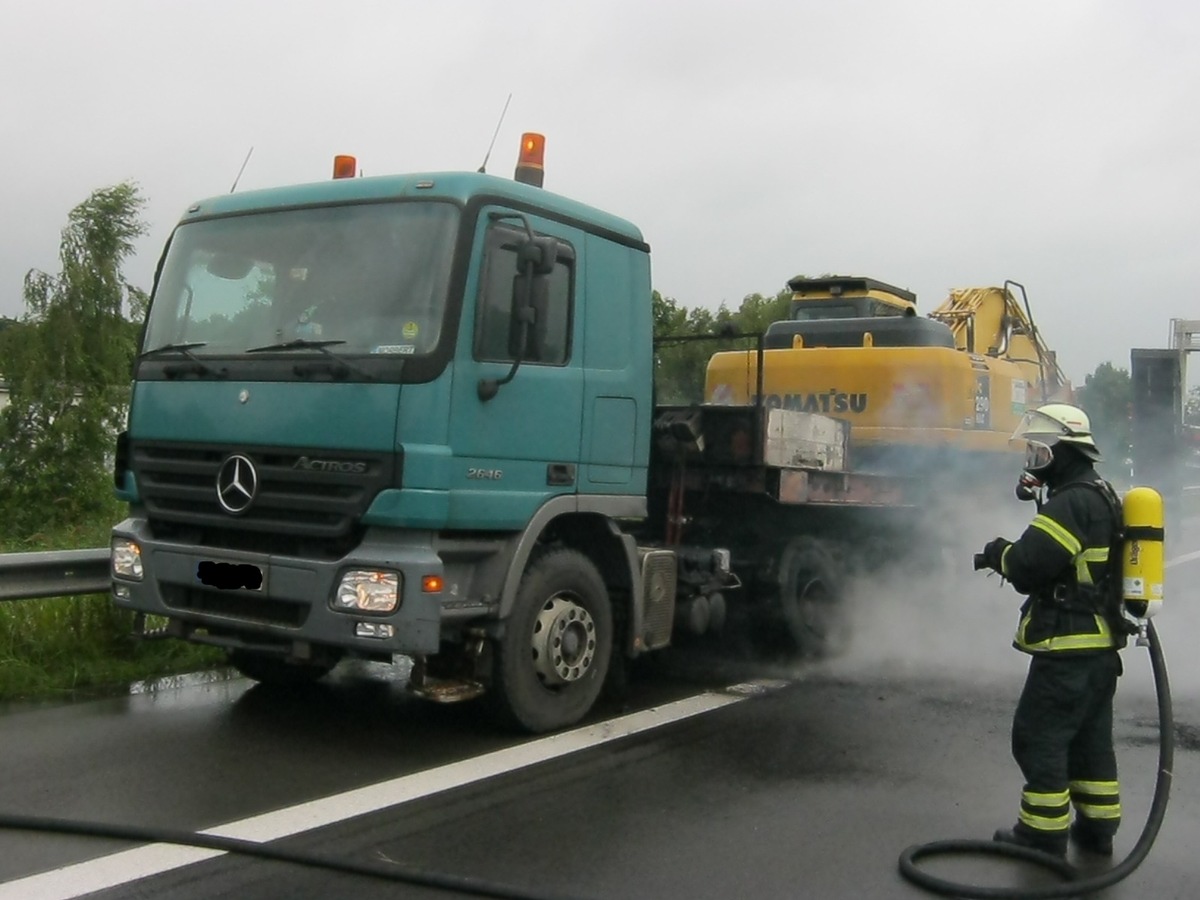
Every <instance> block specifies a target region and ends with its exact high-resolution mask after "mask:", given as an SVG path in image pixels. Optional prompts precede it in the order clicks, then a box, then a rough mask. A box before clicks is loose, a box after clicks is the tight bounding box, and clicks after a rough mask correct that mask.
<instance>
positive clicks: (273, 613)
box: [162, 584, 309, 628]
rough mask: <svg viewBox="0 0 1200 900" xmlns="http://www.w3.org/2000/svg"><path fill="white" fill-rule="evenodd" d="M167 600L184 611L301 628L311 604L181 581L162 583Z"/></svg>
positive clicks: (165, 599)
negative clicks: (207, 588) (190, 585)
mask: <svg viewBox="0 0 1200 900" xmlns="http://www.w3.org/2000/svg"><path fill="white" fill-rule="evenodd" d="M162 598H163V602H164V603H165V604H166V605H167V606H169V607H171V609H177V610H180V611H183V612H198V613H209V614H211V615H214V616H224V617H225V618H229V619H241V620H243V621H247V622H262V623H266V624H268V625H283V626H285V627H290V628H299V627H300V626H301V625H303V624H304V623H305V621H306V620H307V619H308V613H309V607H308V605H307V604H302V603H289V602H287V601H285V600H273V599H271V598H270V597H256V596H253V595H251V594H235V593H231V592H227V591H204V590H200V589H198V588H185V587H180V586H179V585H170V584H164V585H162Z"/></svg>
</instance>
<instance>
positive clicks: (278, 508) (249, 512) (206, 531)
mask: <svg viewBox="0 0 1200 900" xmlns="http://www.w3.org/2000/svg"><path fill="white" fill-rule="evenodd" d="M235 453H236V454H240V455H242V456H245V457H247V458H248V459H250V460H251V461H252V462H253V463H254V466H255V468H256V470H257V472H258V491H257V494H256V496H255V497H254V500H253V502H251V503H250V505H249V507H248V508H247V509H246V510H245V512H243V513H241V514H240V515H231V514H229V513H227V512H226V511H225V510H224V509H223V508H222V507H221V506H220V504H219V503H218V502H217V473H218V472H219V471H220V469H221V465H222V463H224V462H225V460H226V459H228V458H229V456H231V455H233V454H235ZM130 458H131V463H132V466H133V471H134V473H135V474H136V476H137V484H138V492H139V494H140V496H141V498H142V502H143V503H144V504H145V506H146V514H147V518H148V519H149V520H150V524H151V526H152V527H154V526H156V525H165V526H167V527H166V529H165V530H166V531H175V532H178V531H179V527H178V526H186V527H188V528H189V529H191V530H196V529H198V530H199V531H200V532H202V534H200V535H193V537H194V538H195V539H196V540H197V542H198V543H204V544H208V545H212V546H238V547H243V548H244V547H245V546H246V544H247V538H249V537H250V535H248V534H247V533H248V532H249V533H258V534H259V535H273V536H279V537H282V538H285V539H292V542H293V543H294V542H295V541H296V540H303V539H319V540H330V539H333V540H336V539H343V540H345V539H348V538H350V537H351V536H352V535H353V533H354V532H355V530H356V527H357V522H358V520H359V519H360V518H361V517H362V515H363V513H365V512H366V510H367V507H368V506H369V505H370V504H371V501H372V500H373V499H374V498H375V495H376V494H377V493H378V492H379V491H380V490H382V489H384V488H386V487H393V486H394V487H399V471H398V470H399V468H400V465H399V463H398V461H397V460H398V456H397V455H394V454H385V453H358V452H353V453H352V452H338V451H330V450H321V449H302V448H296V449H293V448H278V447H215V446H213V445H210V444H178V443H167V442H146V441H137V442H133V443H132V446H131V448H130ZM302 460H308V461H309V462H308V464H309V465H311V461H313V460H335V461H337V462H338V463H352V464H358V463H361V464H362V466H363V469H364V471H361V472H331V471H317V470H314V469H313V468H299V467H298V464H300V465H301V466H303V465H306V463H304V462H302ZM172 525H173V526H175V527H174V528H172V527H171V526H172Z"/></svg>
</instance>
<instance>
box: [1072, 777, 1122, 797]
mask: <svg viewBox="0 0 1200 900" xmlns="http://www.w3.org/2000/svg"><path fill="white" fill-rule="evenodd" d="M1071 790H1072V791H1075V792H1076V793H1079V794H1091V795H1092V796H1094V797H1115V796H1117V794H1119V793H1120V785H1118V783H1117V782H1115V781H1072V782H1071Z"/></svg>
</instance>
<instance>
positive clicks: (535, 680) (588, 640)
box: [487, 548, 613, 733]
mask: <svg viewBox="0 0 1200 900" xmlns="http://www.w3.org/2000/svg"><path fill="white" fill-rule="evenodd" d="M612 644H613V614H612V607H611V605H610V604H609V599H608V589H607V588H606V587H605V585H604V581H603V579H602V578H601V577H600V573H599V572H598V571H597V570H596V567H595V566H594V565H593V564H592V562H591V561H590V560H589V559H588V558H587V557H586V556H584V555H583V554H582V553H580V552H579V551H577V550H570V549H565V548H563V549H556V550H549V551H547V552H545V553H543V554H541V555H539V556H536V557H535V558H534V559H533V560H532V562H530V564H529V566H528V568H527V569H526V570H525V574H524V575H523V576H522V578H521V584H520V586H519V587H518V588H517V598H516V602H515V604H514V605H513V609H512V613H511V614H510V615H509V617H508V620H507V622H506V623H505V628H504V636H503V637H501V638H500V639H499V640H498V641H496V643H495V648H494V649H495V653H494V658H493V670H492V683H491V685H490V687H491V690H490V691H489V693H488V695H487V697H488V699H489V702H490V705H491V707H492V710H493V713H494V714H495V715H496V717H497V718H498V719H499V720H500V721H501V722H502V723H504V724H505V725H508V726H510V727H516V728H519V729H521V730H523V731H528V732H533V733H539V732H545V731H554V730H557V729H560V728H565V727H566V726H568V725H573V724H574V723H576V722H578V721H579V720H580V719H582V718H583V717H584V716H585V715H587V712H588V710H590V709H591V708H592V704H594V703H595V702H596V698H597V697H599V696H600V691H601V689H602V688H603V687H604V682H605V678H606V676H607V675H608V669H609V664H610V661H611V656H612Z"/></svg>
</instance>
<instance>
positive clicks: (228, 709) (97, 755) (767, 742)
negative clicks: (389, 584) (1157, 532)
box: [0, 542, 1200, 900]
mask: <svg viewBox="0 0 1200 900" xmlns="http://www.w3.org/2000/svg"><path fill="white" fill-rule="evenodd" d="M1198 543H1200V542H1198ZM1179 559H1180V561H1179V562H1178V563H1177V564H1176V566H1175V567H1173V569H1172V574H1171V577H1170V580H1169V583H1170V584H1171V585H1173V586H1174V587H1173V594H1172V596H1171V598H1170V601H1171V603H1170V605H1169V607H1168V608H1167V609H1166V610H1164V614H1163V616H1162V617H1160V621H1159V628H1160V631H1161V633H1162V635H1163V643H1164V647H1165V650H1166V654H1167V658H1168V661H1169V665H1170V666H1171V668H1172V680H1173V683H1174V684H1173V686H1174V693H1175V706H1176V709H1175V716H1176V737H1177V748H1176V765H1175V771H1174V776H1175V780H1174V789H1173V792H1172V800H1171V806H1170V808H1169V811H1168V818H1167V821H1166V823H1165V825H1164V827H1163V830H1162V832H1161V834H1160V836H1159V839H1158V842H1157V843H1156V845H1155V847H1154V849H1153V851H1152V852H1151V855H1150V857H1149V859H1148V860H1147V862H1146V863H1145V865H1144V866H1143V867H1142V868H1141V869H1140V870H1139V871H1138V872H1136V873H1135V874H1134V875H1133V876H1132V878H1131V879H1130V880H1129V881H1127V882H1125V883H1123V884H1122V885H1119V886H1117V887H1115V888H1113V889H1110V890H1109V891H1108V892H1106V893H1105V895H1104V896H1107V897H1114V898H1134V897H1139V898H1140V897H1150V896H1153V897H1155V898H1163V900H1165V898H1191V897H1195V896H1197V894H1198V893H1200V891H1198V890H1197V889H1196V888H1195V887H1193V886H1192V882H1193V881H1194V880H1195V879H1197V877H1200V857H1198V856H1197V854H1196V848H1197V846H1200V841H1198V838H1200V791H1198V790H1197V787H1198V786H1200V752H1198V751H1200V662H1198V661H1197V660H1196V659H1194V658H1193V655H1194V651H1193V648H1194V646H1195V643H1196V638H1197V636H1198V635H1200V627H1198V626H1200V596H1197V595H1198V594H1200V590H1198V589H1196V588H1195V587H1193V585H1194V584H1195V582H1196V575H1197V574H1200V559H1196V560H1193V559H1191V558H1190V557H1186V556H1183V555H1181V556H1180V558H1179ZM913 592H916V593H919V594H920V595H921V596H920V603H921V613H920V615H913V614H912V611H911V603H912V602H915V601H913V599H912V598H911V597H907V596H901V595H903V594H906V593H913ZM1015 602H1016V598H1015V595H1011V591H1009V590H1008V589H1006V588H1003V587H1001V586H1000V585H998V584H995V583H989V582H987V581H983V582H981V581H979V580H978V579H975V580H967V581H962V582H961V583H960V582H957V581H955V582H949V581H944V580H943V581H939V582H936V583H922V584H917V583H915V582H914V584H912V585H908V586H906V587H904V586H901V585H899V584H896V583H889V584H888V585H870V586H864V588H863V589H862V591H861V593H860V596H858V597H856V598H855V601H854V610H855V615H856V617H857V619H858V622H857V625H858V628H857V630H856V641H855V643H854V645H852V647H851V648H850V651H849V652H848V653H847V655H846V656H845V657H844V658H841V659H839V660H836V661H834V662H832V663H828V664H823V665H815V666H808V667H794V666H781V665H779V664H766V663H763V662H761V661H756V660H754V659H753V658H750V657H747V656H746V655H745V654H738V653H731V652H722V653H720V654H714V653H712V652H710V651H704V652H701V651H700V650H686V649H681V650H680V651H677V652H674V653H673V654H671V655H670V656H667V657H664V658H662V659H660V660H659V661H658V663H657V664H656V665H655V666H653V667H652V668H651V669H650V670H648V671H643V672H640V673H639V675H638V677H637V678H636V679H635V681H634V683H633V685H632V687H631V689H630V691H629V694H628V696H626V697H625V698H623V699H620V700H609V701H607V702H606V703H605V704H603V705H602V706H601V708H599V709H598V710H597V711H596V715H595V716H594V717H593V718H592V719H591V720H590V721H589V722H588V723H586V724H585V726H584V727H583V728H581V729H579V730H578V731H576V732H572V733H570V734H568V735H562V736H556V737H554V738H548V739H538V740H531V739H527V738H518V737H513V736H508V735H502V734H497V733H495V732H494V731H492V730H491V729H490V728H489V727H488V726H486V725H485V724H484V723H482V722H480V721H479V720H478V719H477V717H476V716H475V715H474V714H473V711H472V710H471V709H470V708H469V707H466V706H456V707H438V706H432V705H428V704H424V703H420V702H416V701H413V700H412V699H410V698H409V697H408V696H407V695H406V694H405V693H404V690H403V686H402V684H400V683H398V682H395V681H390V682H389V681H388V680H386V679H384V678H380V677H379V676H380V671H379V670H377V669H375V668H372V667H368V668H365V669H354V668H350V669H346V670H341V671H339V672H338V673H337V674H336V676H335V677H334V678H333V679H332V680H331V681H330V682H329V683H328V684H322V685H318V686H316V687H315V688H314V689H311V690H307V691H303V692H297V693H289V692H278V691H271V690H268V689H265V688H261V687H253V688H251V687H250V686H249V685H248V683H247V682H245V681H243V680H240V679H232V680H226V681H216V682H211V683H207V684H185V685H182V686H166V687H160V688H158V689H157V690H154V691H151V692H142V693H137V694H132V695H129V696H123V697H119V698H110V699H104V700H93V701H89V702H82V703H74V704H69V705H56V706H41V707H14V708H10V709H8V710H7V711H6V714H5V715H3V716H2V717H0V812H3V813H8V814H18V815H38V816H49V817H62V818H69V819H81V820H89V821H101V822H108V823H125V824H135V825H139V826H149V827H160V828H170V829H185V830H199V829H213V830H216V831H220V832H222V833H233V834H243V835H263V834H270V835H287V836H285V837H282V838H280V839H279V840H276V841H275V842H274V844H273V845H272V846H275V847H280V848H284V849H286V850H289V851H295V852H298V853H307V854H319V855H321V856H323V857H326V858H334V859H340V860H351V861H355V862H363V863H367V864H370V865H373V866H376V867H377V868H382V869H387V870H391V871H393V872H396V873H401V872H414V871H415V872H423V873H426V874H427V875H428V874H432V875H434V876H437V877H441V876H446V877H447V878H449V879H464V878H465V879H475V880H476V881H477V883H478V885H479V886H481V887H489V886H490V887H491V888H495V889H497V890H501V889H507V890H508V891H509V895H511V896H530V897H590V898H626V897H669V898H674V897H680V898H683V897H687V898H730V897H755V898H774V897H779V898H784V897H787V898H794V897H817V898H841V897H847V898H851V897H853V898H885V897H887V898H892V897H899V898H904V897H918V896H929V895H927V894H925V893H924V892H923V891H921V890H920V889H918V888H916V887H914V886H912V885H909V884H908V883H906V882H905V881H903V880H902V879H901V878H900V876H899V875H898V873H897V866H896V861H897V857H898V855H899V853H900V852H901V851H902V850H903V849H904V848H905V847H907V846H909V845H911V844H914V843H919V842H925V841H931V840H940V839H944V838H955V837H978V838H986V837H988V836H990V834H991V832H992V830H993V829H995V828H996V827H998V826H1001V825H1009V824H1011V822H1012V821H1013V818H1014V816H1015V812H1016V803H1017V800H1018V797H1019V792H1020V788H1021V784H1020V776H1019V773H1018V772H1017V771H1016V768H1015V765H1014V764H1013V763H1012V761H1011V759H1010V757H1009V753H1008V729H1009V721H1010V717H1011V713H1012V707H1013V704H1014V702H1015V698H1016V695H1017V693H1018V691H1019V689H1020V683H1021V679H1022V677H1023V671H1024V662H1023V658H1022V657H1021V656H1020V655H1019V654H1016V653H1015V652H1013V651H1012V650H1011V649H1009V648H1008V646H1007V639H1008V636H1009V634H1010V633H1011V626H1012V624H1013V615H1014V609H1015ZM1125 658H1126V667H1127V674H1126V677H1125V678H1124V679H1123V684H1122V688H1121V692H1120V694H1119V697H1118V705H1117V716H1118V721H1117V729H1116V731H1117V743H1118V752H1119V755H1120V761H1121V768H1122V786H1123V792H1124V794H1123V799H1124V807H1125V816H1126V818H1125V822H1126V824H1125V827H1124V828H1123V830H1122V832H1121V834H1120V836H1119V838H1118V843H1117V853H1118V854H1119V855H1123V854H1124V853H1126V852H1128V850H1129V848H1130V847H1131V846H1132V844H1133V842H1134V840H1135V839H1136V837H1137V834H1138V832H1139V830H1140V827H1141V824H1142V822H1143V821H1144V820H1145V817H1146V814H1147V810H1148V804H1149V800H1150V797H1151V794H1152V792H1153V786H1154V779H1155V776H1156V772H1157V747H1156V737H1157V735H1156V724H1155V709H1154V705H1153V699H1152V694H1151V691H1150V683H1149V678H1148V675H1147V673H1148V662H1147V659H1146V652H1145V651H1144V650H1140V649H1137V648H1131V649H1130V650H1128V651H1126V653H1125ZM747 684H750V685H752V687H749V688H747V687H737V688H736V689H734V690H732V691H731V690H728V688H729V687H730V686H735V685H738V686H742V685H747ZM684 713H686V715H684ZM672 717H677V718H675V720H673V721H672ZM656 723H657V724H656ZM643 726H644V727H643ZM638 729H640V730H638ZM322 800H324V802H320V801H322ZM304 804H308V805H307V806H305V805H304ZM268 813H272V815H267V816H265V817H263V814H268ZM255 817H260V818H255ZM130 847H131V845H130V844H128V843H126V842H122V841H115V840H111V839H104V840H99V839H94V838H82V837H67V836H62V835H47V834H42V833H37V832H30V831H14V830H0V898H9V897H11V898H19V900H32V898H35V897H38V896H62V897H66V896H80V895H83V894H84V893H85V892H87V891H95V893H94V894H89V896H93V895H94V896H96V897H104V898H135V897H136V898H150V897H155V898H158V897H170V898H185V900H187V898H216V897H221V898H224V897H229V898H233V897H237V898H285V897H286V898H309V897H311V898H317V897H321V898H328V897H343V896H346V897H348V896H353V897H356V898H375V897H398V896H402V897H422V898H423V897H435V896H441V897H445V896H473V895H475V894H473V893H472V892H471V891H467V890H452V891H445V890H440V889H436V888H432V887H412V886H403V885H400V884H397V883H395V882H389V881H385V880H383V879H380V878H375V877H366V876H363V875H351V874H345V873H335V872H329V871H324V870H321V869H315V868H307V867H301V866H297V865H294V864H290V863H281V862H270V861H263V860H257V859H250V858H245V857H240V856H234V855H223V856H217V857H214V858H211V859H207V860H205V861H200V862H195V863H193V864H191V865H177V866H175V867H171V866H169V865H165V864H164V860H166V861H167V862H170V861H171V860H174V862H175V863H178V862H179V859H178V858H176V857H172V856H171V852H177V851H171V852H158V851H155V850H153V849H152V850H151V851H145V850H142V851H135V852H134V853H132V854H129V853H127V854H126V855H125V856H118V857H111V856H109V854H114V853H117V852H118V851H128V850H129V849H130ZM161 849H162V848H159V850H160V851H161ZM168 849H169V848H168ZM139 854H140V855H139ZM104 857H107V861H104V860H103V859H102V858H104ZM97 860H100V861H97ZM89 861H90V862H89ZM1076 861H1077V862H1079V861H1080V860H1076ZM1082 862H1085V863H1087V861H1086V860H1083V861H1082ZM71 864H79V865H77V866H76V867H75V868H62V867H66V866H70V865H71ZM1090 865H1093V866H1094V861H1092V862H1091V863H1090ZM930 867H931V869H933V870H934V871H937V872H938V873H940V874H944V875H947V876H949V877H953V878H955V879H958V880H962V881H966V882H973V883H980V884H988V885H1027V884H1041V883H1046V882H1047V880H1048V879H1047V877H1046V876H1043V875H1041V874H1040V873H1035V872H1032V871H1031V870H1027V869H1025V868H1023V867H1022V866H1020V865H1014V864H1011V863H1007V862H998V861H992V860H984V859H964V860H952V861H932V862H931V863H930ZM55 870H58V871H57V873H55ZM138 872H146V873H151V874H147V876H146V877H144V878H141V879H137V880H129V881H126V879H127V878H130V877H132V876H134V875H135V874H136V873H138ZM154 872H158V874H152V873H154ZM39 873H42V874H39ZM45 873H49V874H45ZM102 884H112V886H110V887H103V888H101V889H98V890H97V885H102ZM460 887H461V883H460ZM40 892H42V893H40Z"/></svg>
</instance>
